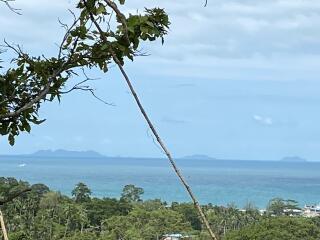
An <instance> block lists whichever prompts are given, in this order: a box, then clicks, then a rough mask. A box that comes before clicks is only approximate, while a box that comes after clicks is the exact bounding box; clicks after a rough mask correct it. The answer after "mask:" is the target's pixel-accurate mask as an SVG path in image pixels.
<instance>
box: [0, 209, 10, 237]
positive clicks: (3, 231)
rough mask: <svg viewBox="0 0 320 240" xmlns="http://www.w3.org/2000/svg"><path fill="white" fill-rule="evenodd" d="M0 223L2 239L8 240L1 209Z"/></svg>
mask: <svg viewBox="0 0 320 240" xmlns="http://www.w3.org/2000/svg"><path fill="white" fill-rule="evenodd" d="M0 225H1V230H2V233H3V237H4V240H9V238H8V233H7V229H6V225H5V224H4V219H3V215H2V212H1V210H0Z"/></svg>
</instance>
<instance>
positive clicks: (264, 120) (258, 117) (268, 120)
mask: <svg viewBox="0 0 320 240" xmlns="http://www.w3.org/2000/svg"><path fill="white" fill-rule="evenodd" d="M253 119H254V120H255V121H256V122H258V123H260V124H262V125H267V126H271V125H272V124H273V120H272V118H271V117H264V116H261V115H253Z"/></svg>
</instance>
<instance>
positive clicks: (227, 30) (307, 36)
mask: <svg viewBox="0 0 320 240" xmlns="http://www.w3.org/2000/svg"><path fill="white" fill-rule="evenodd" d="M76 2H77V1H75V0H72V1H67V0H57V1H49V0H45V1H40V0H31V1H23V0H17V1H16V2H15V6H16V7H17V8H21V9H22V13H23V15H22V16H17V15H15V14H12V13H11V12H10V11H8V9H6V8H5V7H0V24H1V26H5V27H4V28H2V30H1V33H0V39H3V38H6V39H7V40H8V41H9V42H15V43H23V45H24V46H25V47H26V49H27V50H29V49H31V48H32V49H33V50H34V51H35V54H41V53H42V52H45V53H47V52H49V53H51V54H53V53H55V52H56V50H57V47H56V46H55V45H54V44H55V43H59V41H60V38H61V36H62V34H63V31H62V29H61V28H60V26H59V24H58V21H57V19H58V17H59V18H60V19H62V20H63V21H64V22H70V21H71V16H70V14H69V13H68V11H67V9H68V8H71V9H74V6H75V3H76ZM145 6H146V7H153V6H159V7H164V8H165V9H166V11H167V12H168V13H169V16H170V20H171V22H172V25H171V30H170V32H169V35H168V36H167V37H166V41H165V46H163V47H159V45H160V43H159V42H158V43H152V44H149V43H148V44H145V45H144V46H143V49H144V50H145V51H147V52H148V53H150V54H151V56H149V57H148V58H147V60H146V61H148V62H150V61H152V62H153V63H154V66H157V67H154V68H150V72H152V73H154V74H156V75H157V74H163V73H164V72H169V73H170V74H171V73H172V72H173V74H174V75H175V76H182V77H183V76H186V75H188V74H191V76H192V77H204V75H205V77H207V78H209V77H216V76H217V77H218V78H221V76H223V77H224V78H227V79H237V78H242V79H272V80H281V79H286V80H287V79H290V78H293V79H318V76H319V74H320V70H318V69H320V67H319V66H318V65H319V58H320V31H318V29H319V28H320V15H319V10H320V2H319V1H316V0H309V1H303V0H270V1H262V0H241V1H240V0H230V1H224V0H210V1H209V4H208V6H207V7H206V8H204V7H203V2H201V1H180V2H179V1H174V2H172V1H171V0H162V1H160V0H156V1H142V0H132V1H127V2H126V4H125V6H121V9H123V10H124V11H125V12H129V11H131V12H135V11H136V10H137V9H139V10H141V11H143V8H144V7H145ZM8 19H9V20H8ZM163 62H166V66H165V67H166V68H163V67H164V66H161V67H160V66H159V64H162V63H163ZM172 62H175V63H176V65H178V67H176V66H174V67H170V66H171V64H172ZM135 64H136V63H135ZM195 64H196V65H197V67H194V65H195ZM190 65H191V66H190ZM310 66H315V67H314V68H313V69H311V71H310ZM138 68H139V67H138ZM141 68H142V69H144V70H145V66H141ZM173 68H174V69H173ZM159 69H161V70H159ZM190 69H192V71H191V70H190ZM266 69H267V71H266ZM262 73H267V74H262Z"/></svg>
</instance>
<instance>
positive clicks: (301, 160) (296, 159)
mask: <svg viewBox="0 0 320 240" xmlns="http://www.w3.org/2000/svg"><path fill="white" fill-rule="evenodd" d="M280 161H281V162H308V160H307V159H305V158H302V157H298V156H293V157H284V158H282V159H281V160H280Z"/></svg>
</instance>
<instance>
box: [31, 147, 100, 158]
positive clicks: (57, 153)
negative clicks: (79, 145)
mask: <svg viewBox="0 0 320 240" xmlns="http://www.w3.org/2000/svg"><path fill="white" fill-rule="evenodd" d="M30 155H31V156H35V157H64V158H105V157H106V156H104V155H102V154H100V153H98V152H95V151H69V150H64V149H58V150H40V151H37V152H35V153H33V154H30Z"/></svg>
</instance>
